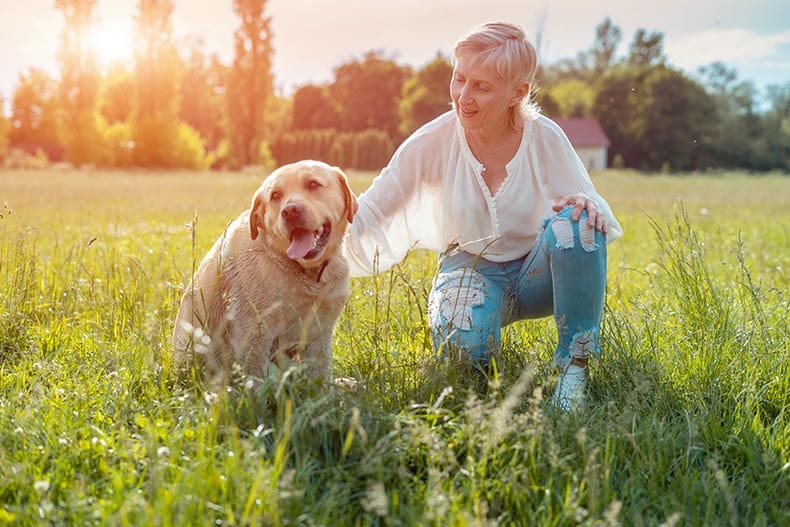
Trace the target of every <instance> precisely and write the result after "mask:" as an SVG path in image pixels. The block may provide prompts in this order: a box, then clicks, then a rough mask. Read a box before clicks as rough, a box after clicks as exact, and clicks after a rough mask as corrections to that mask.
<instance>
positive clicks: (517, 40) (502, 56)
mask: <svg viewBox="0 0 790 527" xmlns="http://www.w3.org/2000/svg"><path fill="white" fill-rule="evenodd" d="M467 55H472V56H473V57H472V63H473V64H475V65H479V66H482V67H490V68H492V69H493V70H494V71H496V72H497V73H498V74H499V76H500V77H501V78H502V79H503V80H504V81H505V82H507V83H509V84H511V85H512V86H516V85H519V84H524V83H529V86H530V90H529V92H528V93H527V94H526V95H525V96H524V98H523V99H522V101H521V103H520V104H518V105H516V106H515V107H514V108H513V111H512V112H511V117H510V119H511V123H510V124H511V125H513V126H515V125H516V124H517V122H518V121H519V120H521V119H524V118H526V117H527V116H528V115H529V114H531V113H532V112H535V111H537V107H536V105H535V103H534V102H533V99H532V96H531V93H532V81H533V79H534V78H535V73H536V72H537V70H538V53H537V51H536V50H535V46H533V45H532V43H531V42H529V41H528V40H527V37H526V35H525V34H524V30H523V29H522V28H521V27H519V26H517V25H515V24H511V23H509V22H489V23H487V24H483V25H482V26H478V27H475V28H473V29H472V30H471V31H469V32H468V33H466V34H465V35H464V36H462V37H461V38H460V39H458V41H457V42H456V43H455V45H454V46H453V48H452V64H453V67H455V65H456V62H457V59H458V58H459V57H462V56H467Z"/></svg>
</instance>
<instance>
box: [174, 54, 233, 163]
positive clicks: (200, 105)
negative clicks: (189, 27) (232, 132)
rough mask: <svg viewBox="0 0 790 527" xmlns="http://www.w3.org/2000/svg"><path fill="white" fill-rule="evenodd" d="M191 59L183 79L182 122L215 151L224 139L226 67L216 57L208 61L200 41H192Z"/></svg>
mask: <svg viewBox="0 0 790 527" xmlns="http://www.w3.org/2000/svg"><path fill="white" fill-rule="evenodd" d="M188 46H189V49H188V53H189V56H188V57H187V58H186V61H185V68H184V74H183V76H182V77H181V108H180V112H179V113H180V116H181V119H182V120H183V121H184V122H185V123H187V124H188V125H189V126H191V127H192V128H194V129H195V130H197V131H198V132H199V133H200V135H201V136H202V137H203V138H205V140H206V142H207V144H208V147H209V148H210V149H211V150H216V149H217V147H218V146H219V143H220V141H221V140H222V138H223V136H224V120H225V113H224V111H223V110H224V106H223V103H224V101H225V76H226V73H227V67H226V66H224V65H223V64H222V62H221V61H220V60H219V57H217V55H212V56H211V57H210V58H209V57H206V54H205V53H204V52H203V49H202V46H203V42H202V41H201V40H191V41H189V44H188Z"/></svg>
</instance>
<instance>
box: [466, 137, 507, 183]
mask: <svg viewBox="0 0 790 527" xmlns="http://www.w3.org/2000/svg"><path fill="white" fill-rule="evenodd" d="M507 135H508V131H507V130H505V133H504V134H503V135H502V137H501V138H500V139H499V141H498V142H497V145H496V147H495V148H494V151H493V152H491V155H490V156H488V159H487V160H485V161H484V162H482V165H483V170H481V171H480V175H481V176H483V175H485V173H486V170H487V169H488V164H489V163H490V162H491V161H493V160H494V156H495V155H497V152H499V149H500V148H501V147H502V144H503V143H504V142H505V139H506V138H507ZM469 138H470V139H471V136H469ZM472 142H473V143H474V141H472ZM474 146H475V149H477V148H478V147H477V145H474ZM472 154H474V152H472Z"/></svg>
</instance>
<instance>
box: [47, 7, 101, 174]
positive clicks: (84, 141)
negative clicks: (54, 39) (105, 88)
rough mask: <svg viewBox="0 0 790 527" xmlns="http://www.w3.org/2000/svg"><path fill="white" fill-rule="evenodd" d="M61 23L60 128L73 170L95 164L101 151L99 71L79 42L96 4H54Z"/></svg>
mask: <svg viewBox="0 0 790 527" xmlns="http://www.w3.org/2000/svg"><path fill="white" fill-rule="evenodd" d="M55 6H56V7H57V8H58V10H59V11H60V12H61V13H62V14H63V18H64V20H65V24H64V29H63V35H62V37H61V46H60V50H59V58H60V64H61V68H60V77H61V78H60V85H59V89H60V103H61V108H62V118H63V123H62V125H61V127H60V130H61V135H62V142H63V146H64V148H65V151H64V159H65V160H66V161H68V162H70V163H72V164H73V165H75V166H80V165H83V164H95V163H97V162H99V160H100V156H101V148H100V141H99V131H98V129H97V124H98V116H97V114H96V108H97V101H98V95H99V93H98V92H99V68H98V65H97V63H96V57H95V56H94V55H93V54H92V53H91V52H90V51H89V50H88V49H87V48H86V47H85V45H84V42H83V39H84V38H85V36H86V35H87V34H88V32H89V31H90V29H91V28H92V26H93V25H94V22H95V15H94V8H95V7H96V0H56V1H55Z"/></svg>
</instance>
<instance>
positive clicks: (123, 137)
mask: <svg viewBox="0 0 790 527" xmlns="http://www.w3.org/2000/svg"><path fill="white" fill-rule="evenodd" d="M99 128H100V133H101V135H102V145H103V146H104V151H103V153H102V156H101V160H100V162H99V164H100V165H101V166H105V167H115V168H129V167H131V166H132V165H133V163H134V142H133V141H132V129H131V127H130V126H129V125H128V124H127V123H125V122H116V123H113V124H110V125H108V124H107V123H106V122H104V121H102V122H101V125H100V127H99Z"/></svg>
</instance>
